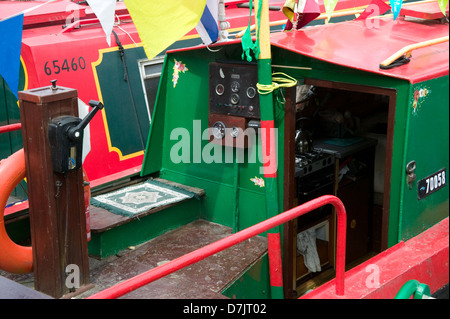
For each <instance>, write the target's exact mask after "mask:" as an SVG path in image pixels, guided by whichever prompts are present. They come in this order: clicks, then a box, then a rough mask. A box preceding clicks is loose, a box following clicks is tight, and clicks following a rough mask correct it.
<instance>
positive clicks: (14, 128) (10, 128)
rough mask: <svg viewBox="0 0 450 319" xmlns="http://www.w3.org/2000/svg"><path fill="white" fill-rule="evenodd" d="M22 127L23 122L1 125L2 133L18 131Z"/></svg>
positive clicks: (0, 130) (0, 131)
mask: <svg viewBox="0 0 450 319" xmlns="http://www.w3.org/2000/svg"><path fill="white" fill-rule="evenodd" d="M21 128H22V124H20V123H17V124H9V125H5V126H0V134H1V133H8V132H12V131H17V130H20V129H21Z"/></svg>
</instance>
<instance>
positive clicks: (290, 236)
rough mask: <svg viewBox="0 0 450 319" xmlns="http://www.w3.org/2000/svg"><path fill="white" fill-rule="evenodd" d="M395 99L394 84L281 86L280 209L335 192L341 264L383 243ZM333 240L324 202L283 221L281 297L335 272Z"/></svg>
mask: <svg viewBox="0 0 450 319" xmlns="http://www.w3.org/2000/svg"><path fill="white" fill-rule="evenodd" d="M395 103H396V91H395V90H391V89H385V88H378V87H370V86H363V85H354V84H348V83H338V82H331V81H324V80H316V79H305V80H304V81H303V83H302V84H301V85H298V86H297V87H296V88H295V89H294V88H293V89H292V90H290V92H286V120H285V137H286V138H285V195H284V203H285V204H284V210H287V209H290V208H292V207H295V206H297V205H300V204H302V203H304V202H306V201H308V200H311V199H313V198H317V197H319V196H321V195H325V194H331V195H335V196H337V197H338V198H340V199H341V200H342V202H343V203H344V205H345V208H346V212H347V241H346V269H347V270H348V269H350V268H353V267H354V266H356V265H358V264H360V263H362V262H363V261H365V260H367V259H369V258H370V257H372V256H374V255H375V254H377V253H379V252H381V251H383V250H385V249H386V248H387V246H388V244H387V237H388V217H389V195H388V194H389V192H390V182H389V181H390V176H391V159H392V144H393V131H394V130H393V129H394V128H393V125H394V124H393V123H394V115H395ZM309 144H311V147H308V145H309ZM335 238H336V215H335V212H334V209H333V208H332V207H331V206H330V205H327V206H325V207H322V208H320V209H318V210H317V211H314V212H311V213H309V214H307V215H305V216H301V217H299V218H297V219H296V220H293V221H291V222H289V223H286V224H285V225H284V237H283V242H284V244H283V245H284V247H283V250H284V256H285V257H284V264H283V267H284V280H285V297H286V298H298V297H300V296H301V295H303V294H305V293H306V292H308V291H309V290H311V289H314V288H315V287H316V286H319V285H321V284H323V283H324V282H326V281H329V280H330V279H332V278H333V277H334V276H335V271H334V269H335V260H336V258H335V257H336V256H335V251H336V240H335Z"/></svg>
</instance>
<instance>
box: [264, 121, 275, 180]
mask: <svg viewBox="0 0 450 319" xmlns="http://www.w3.org/2000/svg"><path fill="white" fill-rule="evenodd" d="M261 140H262V141H264V142H263V143H262V148H263V150H262V156H263V168H264V177H266V178H275V177H277V169H276V167H277V154H276V149H275V123H274V121H273V120H268V121H261Z"/></svg>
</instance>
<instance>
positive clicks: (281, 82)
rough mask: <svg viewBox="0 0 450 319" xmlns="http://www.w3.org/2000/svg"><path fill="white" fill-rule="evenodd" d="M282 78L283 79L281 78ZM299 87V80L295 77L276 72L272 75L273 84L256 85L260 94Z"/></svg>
mask: <svg viewBox="0 0 450 319" xmlns="http://www.w3.org/2000/svg"><path fill="white" fill-rule="evenodd" d="M280 76H281V77H280ZM296 85H297V80H296V79H294V78H293V77H291V76H289V75H287V74H285V73H282V72H275V73H273V74H272V84H259V83H257V84H256V87H257V88H258V93H259V94H269V93H272V92H273V91H275V90H277V89H279V88H282V87H292V86H296Z"/></svg>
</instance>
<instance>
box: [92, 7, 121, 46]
mask: <svg viewBox="0 0 450 319" xmlns="http://www.w3.org/2000/svg"><path fill="white" fill-rule="evenodd" d="M87 2H88V4H89V6H90V7H91V9H92V11H94V13H95V15H96V16H97V18H98V20H99V21H100V24H101V26H102V28H103V31H104V32H105V35H106V42H107V43H108V45H109V46H111V32H112V29H113V26H114V14H115V13H116V0H87Z"/></svg>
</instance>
